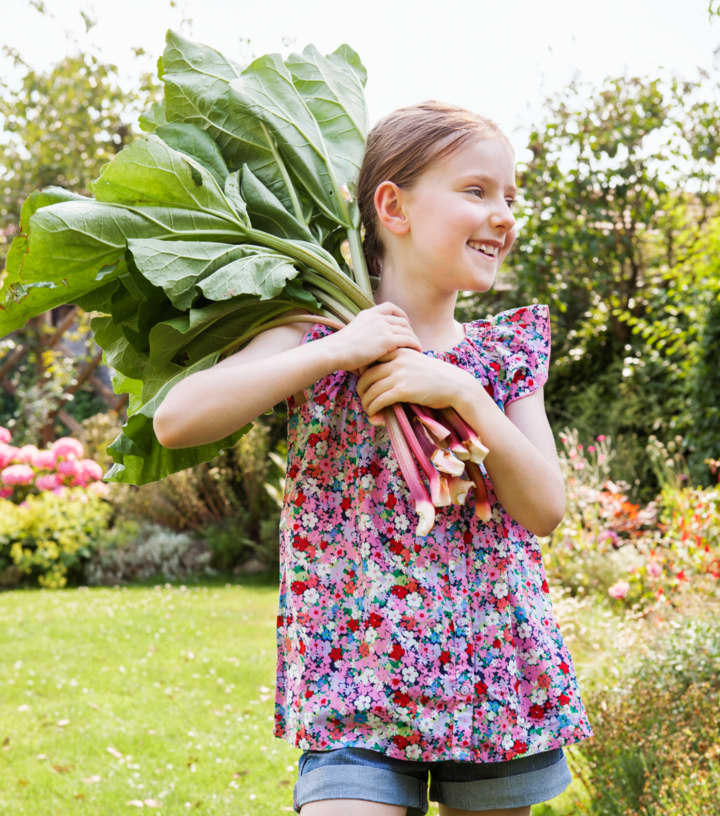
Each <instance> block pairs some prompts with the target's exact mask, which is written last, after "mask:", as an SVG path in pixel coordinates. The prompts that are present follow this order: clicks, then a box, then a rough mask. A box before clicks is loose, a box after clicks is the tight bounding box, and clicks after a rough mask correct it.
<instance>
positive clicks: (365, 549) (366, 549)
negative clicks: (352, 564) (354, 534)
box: [360, 539, 370, 558]
mask: <svg viewBox="0 0 720 816" xmlns="http://www.w3.org/2000/svg"><path fill="white" fill-rule="evenodd" d="M369 557H370V542H369V541H368V540H367V539H365V540H364V541H361V542H360V558H369Z"/></svg>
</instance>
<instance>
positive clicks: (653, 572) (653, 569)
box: [647, 561, 662, 578]
mask: <svg viewBox="0 0 720 816" xmlns="http://www.w3.org/2000/svg"><path fill="white" fill-rule="evenodd" d="M647 573H648V575H650V576H651V577H652V578H657V577H658V575H660V574H661V573H662V567H661V566H660V564H658V562H657V561H648V562H647Z"/></svg>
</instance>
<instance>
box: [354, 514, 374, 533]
mask: <svg viewBox="0 0 720 816" xmlns="http://www.w3.org/2000/svg"><path fill="white" fill-rule="evenodd" d="M357 526H358V529H359V530H372V528H373V519H372V516H371V515H370V514H369V513H358V514H357Z"/></svg>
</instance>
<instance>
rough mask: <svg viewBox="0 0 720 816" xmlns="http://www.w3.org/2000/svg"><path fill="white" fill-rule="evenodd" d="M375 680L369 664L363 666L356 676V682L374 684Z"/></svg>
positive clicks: (373, 671)
mask: <svg viewBox="0 0 720 816" xmlns="http://www.w3.org/2000/svg"><path fill="white" fill-rule="evenodd" d="M376 680H377V678H376V675H375V669H373V668H371V667H370V666H367V667H366V668H364V669H363V670H362V672H361V673H360V676H359V677H358V682H360V683H372V684H373V685H375V683H376Z"/></svg>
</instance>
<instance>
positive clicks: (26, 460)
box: [15, 445, 40, 465]
mask: <svg viewBox="0 0 720 816" xmlns="http://www.w3.org/2000/svg"><path fill="white" fill-rule="evenodd" d="M38 453H40V451H39V450H38V448H37V447H36V446H35V445H23V446H22V448H18V450H17V453H16V454H15V459H16V461H18V462H22V463H23V464H26V465H29V464H30V463H31V462H32V460H33V456H37V454H38Z"/></svg>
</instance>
